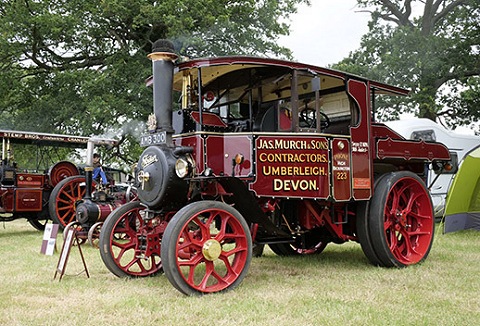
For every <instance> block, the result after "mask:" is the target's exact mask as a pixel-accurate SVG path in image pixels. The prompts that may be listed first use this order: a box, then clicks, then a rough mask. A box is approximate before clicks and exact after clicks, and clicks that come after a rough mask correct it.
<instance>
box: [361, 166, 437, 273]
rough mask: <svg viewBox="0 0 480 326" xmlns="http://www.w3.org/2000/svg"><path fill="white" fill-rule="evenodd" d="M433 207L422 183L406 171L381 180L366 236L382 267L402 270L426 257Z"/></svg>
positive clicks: (430, 235)
mask: <svg viewBox="0 0 480 326" xmlns="http://www.w3.org/2000/svg"><path fill="white" fill-rule="evenodd" d="M434 222H435V220H434V214H433V205H432V201H431V198H430V195H429V193H428V190H427V189H426V187H425V184H424V182H423V181H422V180H421V179H420V178H419V177H418V176H417V175H416V174H414V173H412V172H408V171H402V172H394V173H391V174H389V175H386V176H384V177H382V178H381V179H380V180H379V182H378V184H377V187H376V188H375V193H374V196H373V197H372V199H371V202H370V207H369V216H368V223H367V224H366V225H367V226H368V236H369V240H370V243H371V246H372V248H373V251H374V253H370V254H371V255H372V254H374V255H375V256H376V257H371V258H374V259H373V260H372V259H370V260H372V261H378V262H380V265H381V266H382V265H383V266H385V267H404V266H408V265H413V264H416V263H419V262H421V261H423V260H425V258H426V257H427V256H428V254H429V252H430V248H431V247H432V243H433V235H434V230H435V223H434Z"/></svg>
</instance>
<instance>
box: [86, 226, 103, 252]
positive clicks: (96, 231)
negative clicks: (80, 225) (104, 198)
mask: <svg viewBox="0 0 480 326" xmlns="http://www.w3.org/2000/svg"><path fill="white" fill-rule="evenodd" d="M102 225H103V222H97V223H95V224H93V225H92V226H91V227H90V230H88V243H90V245H91V246H92V247H94V248H98V243H99V241H100V231H101V229H102Z"/></svg>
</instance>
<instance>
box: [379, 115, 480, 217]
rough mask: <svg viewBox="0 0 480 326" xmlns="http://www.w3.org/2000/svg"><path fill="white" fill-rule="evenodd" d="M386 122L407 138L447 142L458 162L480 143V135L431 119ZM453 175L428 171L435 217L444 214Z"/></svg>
mask: <svg viewBox="0 0 480 326" xmlns="http://www.w3.org/2000/svg"><path fill="white" fill-rule="evenodd" d="M385 124H386V125H387V126H388V127H390V128H391V129H393V130H394V131H396V132H397V133H399V134H400V135H402V136H403V137H405V138H406V139H418V140H420V139H423V140H424V141H437V142H440V143H443V144H445V145H446V146H447V147H448V148H449V150H450V151H453V152H455V153H457V157H458V162H460V161H461V160H462V159H463V157H464V156H465V154H467V153H468V152H469V151H471V150H472V149H473V148H475V147H477V146H478V145H480V136H474V135H465V134H460V133H457V132H454V131H452V130H448V129H446V128H445V127H443V126H442V125H440V124H438V123H435V122H434V121H432V120H430V119H424V118H411V119H404V120H395V121H389V122H385ZM453 176H454V174H453V173H450V174H446V173H443V174H441V175H439V176H437V175H436V174H435V173H434V172H433V170H431V169H430V171H429V173H428V180H429V181H428V182H429V187H430V191H431V195H432V200H433V206H434V209H435V217H442V216H443V212H444V209H445V198H446V195H447V192H448V188H449V186H450V183H451V181H452V178H453ZM437 177H438V178H437ZM435 178H437V179H435ZM432 182H433V184H432Z"/></svg>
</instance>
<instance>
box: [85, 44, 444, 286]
mask: <svg viewBox="0 0 480 326" xmlns="http://www.w3.org/2000/svg"><path fill="white" fill-rule="evenodd" d="M149 58H150V59H151V60H152V65H153V81H152V85H153V106H154V107H153V111H154V114H153V115H151V116H150V117H149V122H148V124H147V128H148V132H149V133H148V134H147V135H144V136H143V137H142V139H141V145H142V146H144V147H146V148H145V149H144V151H143V153H142V154H141V156H140V158H139V160H138V164H137V167H136V170H135V186H136V188H137V194H138V201H132V202H129V203H126V204H125V205H122V206H120V207H118V208H116V209H115V210H114V211H113V212H112V213H111V214H109V215H108V217H107V218H106V220H105V222H104V224H103V227H102V231H101V233H100V239H99V247H100V254H101V257H102V260H103V261H104V263H105V265H106V267H107V268H108V269H109V270H110V271H111V272H112V273H113V274H115V275H116V276H119V277H145V276H151V275H155V274H157V273H161V272H164V273H165V276H166V277H167V279H168V280H169V281H170V283H171V284H172V285H173V286H174V287H175V288H176V289H177V290H179V291H180V292H182V293H184V294H186V295H199V294H207V293H213V292H221V291H227V290H231V289H234V288H236V287H237V286H238V285H239V284H240V283H241V282H242V281H243V279H244V278H245V276H246V274H247V272H248V269H249V266H250V263H251V260H252V250H253V245H254V244H255V245H256V246H257V247H259V248H261V246H263V245H269V246H270V248H271V249H272V251H273V252H274V253H276V254H278V255H281V256H287V255H308V254H320V253H321V252H322V251H323V250H324V249H325V247H326V246H327V244H328V243H331V242H333V243H338V244H340V243H344V242H347V241H356V242H359V243H360V245H361V247H362V250H363V252H364V253H365V255H366V257H367V258H368V260H369V261H370V262H371V263H372V264H374V265H377V266H382V267H405V266H408V265H413V264H417V263H420V262H422V261H423V260H425V258H426V257H427V256H428V253H429V251H430V248H431V246H432V242H433V233H434V228H435V225H434V224H435V223H434V216H433V207H432V204H431V198H430V194H429V192H428V189H427V187H426V177H425V174H424V173H425V169H426V167H427V166H428V164H433V165H434V166H437V167H438V170H441V169H443V168H444V167H446V166H448V163H449V160H450V154H449V152H448V149H447V148H446V147H445V146H443V145H442V144H439V143H434V142H424V141H412V140H406V139H404V138H403V137H401V136H400V135H398V134H396V133H395V132H393V131H392V130H391V129H389V128H387V127H386V126H385V125H383V124H380V123H374V122H372V121H373V120H374V119H373V117H372V110H373V100H372V99H373V98H374V96H373V95H374V93H375V92H378V94H382V96H383V95H395V96H398V95H400V96H405V95H407V94H408V91H407V90H404V89H400V88H397V87H394V86H390V85H386V84H382V83H378V82H374V81H369V80H366V79H364V78H359V77H357V76H353V75H348V74H346V73H342V72H338V71H334V70H330V69H325V68H320V67H313V66H310V65H303V64H299V63H294V62H288V61H283V60H276V59H266V58H253V57H224V58H210V59H198V60H192V61H186V62H182V63H178V64H176V65H175V64H174V62H175V60H176V59H177V56H176V55H175V53H174V52H173V45H172V43H171V42H169V41H165V40H159V41H156V42H155V43H154V45H153V50H152V53H151V54H149ZM173 90H176V91H178V92H181V102H182V103H181V105H182V107H181V110H179V111H175V112H173V108H172V98H173V96H172V94H173ZM210 92H211V93H213V94H214V96H213V97H210V96H206V95H205V94H207V93H210ZM322 97H323V98H325V99H331V101H332V103H333V104H334V105H331V106H330V107H331V108H332V112H330V118H329V119H328V123H326V124H325V123H324V124H322V123H321V122H320V116H322V114H321V103H322V101H321V98H322ZM215 98H216V99H215ZM210 99H211V101H210V103H211V104H210V105H209V106H208V107H206V106H207V104H205V103H206V102H207V101H209V100H210ZM335 101H336V102H335ZM302 103H304V104H302ZM342 103H343V104H345V105H336V104H342ZM325 107H327V105H325ZM230 109H231V111H229V110H230ZM222 110H224V111H225V112H222ZM235 110H236V111H235ZM300 110H306V111H307V113H308V114H307V113H305V114H303V118H304V120H306V121H302V120H301V119H302V114H301V112H300ZM322 110H323V109H322ZM282 112H284V113H285V114H282ZM233 113H235V114H236V115H234V114H233ZM286 113H288V114H286ZM222 114H223V115H222ZM341 115H344V116H341ZM305 117H308V118H309V119H305ZM315 117H318V120H319V121H316V118H315ZM332 117H333V118H334V119H333V118H332ZM282 119H284V120H285V121H284V122H286V123H283V122H282V121H281V120H282ZM345 122H346V123H345ZM334 127H335V128H336V129H333V128H334ZM328 128H332V129H328ZM78 211H79V210H78V209H77V212H78ZM82 214H83V213H82ZM85 216H87V215H85ZM83 217H84V215H82V218H83ZM92 218H93V217H92Z"/></svg>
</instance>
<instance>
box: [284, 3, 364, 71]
mask: <svg viewBox="0 0 480 326" xmlns="http://www.w3.org/2000/svg"><path fill="white" fill-rule="evenodd" d="M359 11H361V8H358V7H357V1H356V0H340V1H339V0H311V6H307V5H301V6H300V7H299V8H298V11H297V13H296V14H294V15H292V16H291V17H290V35H289V36H285V37H281V38H280V40H279V43H280V44H281V45H283V46H285V47H288V48H289V49H291V50H292V51H293V56H294V59H295V61H298V62H302V63H308V64H313V65H316V66H321V67H325V66H327V65H329V64H333V63H337V62H338V61H340V60H342V59H343V58H345V57H347V56H348V54H349V53H350V52H351V51H353V50H356V49H358V48H359V47H360V39H361V37H362V35H364V34H366V33H367V32H368V25H367V24H368V21H369V19H370V14H369V13H367V12H359Z"/></svg>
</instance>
